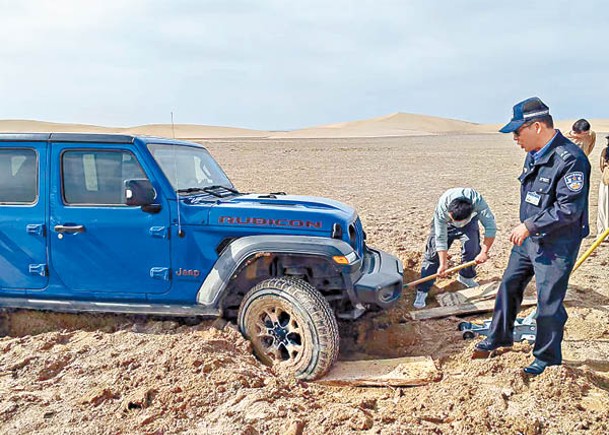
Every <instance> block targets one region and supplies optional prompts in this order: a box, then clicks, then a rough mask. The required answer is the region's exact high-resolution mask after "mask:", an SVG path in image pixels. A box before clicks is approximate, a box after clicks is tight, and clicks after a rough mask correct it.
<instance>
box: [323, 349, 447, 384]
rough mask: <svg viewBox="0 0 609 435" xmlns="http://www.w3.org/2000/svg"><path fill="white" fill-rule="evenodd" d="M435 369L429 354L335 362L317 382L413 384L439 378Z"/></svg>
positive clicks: (438, 372) (440, 376) (425, 382)
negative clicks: (328, 371)
mask: <svg viewBox="0 0 609 435" xmlns="http://www.w3.org/2000/svg"><path fill="white" fill-rule="evenodd" d="M441 378H442V373H441V372H440V371H438V369H437V368H436V365H435V364H434V362H433V360H432V359H431V357H429V356H417V357H404V358H390V359H375V360H361V361H338V362H337V363H336V364H335V365H334V367H333V368H332V369H331V370H330V373H328V374H327V375H326V376H324V377H323V378H321V379H319V380H318V381H316V382H317V383H319V384H324V385H335V386H362V387H412V386H417V385H425V384H429V383H430V382H435V381H439V380H440V379H441Z"/></svg>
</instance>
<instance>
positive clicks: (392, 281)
mask: <svg viewBox="0 0 609 435" xmlns="http://www.w3.org/2000/svg"><path fill="white" fill-rule="evenodd" d="M365 249H366V250H365V254H364V258H363V262H362V268H361V271H362V275H361V276H360V277H359V278H358V279H357V280H356V281H355V282H354V284H353V289H354V291H355V298H356V299H357V301H358V302H359V303H360V304H363V305H366V304H368V305H376V306H378V307H380V308H383V309H387V308H390V307H391V306H392V305H394V304H395V303H396V302H397V300H398V299H399V298H400V296H401V295H402V288H403V286H404V278H403V277H404V266H403V265H402V262H401V261H400V260H398V259H397V258H396V257H394V256H393V255H390V254H388V253H386V252H383V251H379V250H376V249H371V248H368V247H366V248H365Z"/></svg>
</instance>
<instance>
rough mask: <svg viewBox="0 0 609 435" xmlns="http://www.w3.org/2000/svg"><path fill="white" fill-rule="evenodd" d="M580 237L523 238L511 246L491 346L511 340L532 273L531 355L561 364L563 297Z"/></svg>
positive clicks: (510, 341)
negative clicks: (533, 335) (534, 311)
mask: <svg viewBox="0 0 609 435" xmlns="http://www.w3.org/2000/svg"><path fill="white" fill-rule="evenodd" d="M580 244H581V240H576V241H562V240H561V241H553V242H551V243H545V244H544V242H543V241H541V242H538V241H535V240H532V239H531V238H530V237H528V238H527V239H525V241H524V243H523V244H522V246H514V247H513V248H512V253H511V255H510V260H509V262H508V266H507V269H506V270H505V273H504V274H503V278H502V280H501V286H500V287H499V293H498V294H497V299H496V301H495V310H494V312H493V320H492V322H491V328H490V331H489V335H488V340H489V341H490V342H491V343H492V344H494V345H498V346H500V345H510V344H512V342H513V333H514V320H516V315H517V314H518V311H519V310H520V304H521V302H522V297H523V294H524V289H525V287H526V286H527V284H528V283H529V282H530V281H531V278H532V277H533V276H535V281H536V286H537V337H536V339H535V347H534V349H533V355H535V357H537V358H539V359H540V360H542V361H544V362H546V363H548V364H561V362H562V351H561V342H562V338H563V329H564V326H565V323H566V322H567V318H568V316H567V311H566V310H565V307H564V306H563V300H564V298H565V294H566V292H567V284H568V283H569V274H570V273H571V270H572V269H573V265H574V264H575V261H576V258H577V253H578V252H579V246H580Z"/></svg>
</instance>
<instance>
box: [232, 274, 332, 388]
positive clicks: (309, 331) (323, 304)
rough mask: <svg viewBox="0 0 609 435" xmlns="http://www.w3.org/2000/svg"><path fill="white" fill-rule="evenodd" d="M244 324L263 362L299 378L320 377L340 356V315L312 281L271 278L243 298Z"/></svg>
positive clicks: (240, 318) (241, 320)
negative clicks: (337, 321)
mask: <svg viewBox="0 0 609 435" xmlns="http://www.w3.org/2000/svg"><path fill="white" fill-rule="evenodd" d="M238 323H239V328H240V329H241V332H242V333H243V335H245V337H246V338H248V339H249V340H250V341H251V342H252V344H253V346H254V352H255V353H256V355H257V356H258V358H260V360H261V361H262V362H264V363H265V364H268V365H272V366H274V367H276V368H278V369H279V370H287V371H290V372H292V373H294V375H295V376H296V377H297V378H300V379H316V378H318V377H320V376H323V375H324V374H325V373H327V372H328V370H329V369H330V367H331V366H332V364H333V363H334V362H335V361H336V358H337V357H338V347H339V336H338V325H337V323H336V317H335V316H334V313H333V312H332V309H331V308H330V305H329V304H328V302H327V301H326V300H325V299H324V297H323V296H322V295H321V293H319V291H317V290H316V289H315V288H314V287H313V286H312V285H310V284H309V283H307V282H305V281H303V280H300V279H294V278H272V279H268V280H266V281H263V282H261V283H260V284H258V285H256V286H255V287H254V288H252V289H251V290H250V291H249V292H248V293H247V294H246V295H245V297H244V298H243V301H242V302H241V307H240V308H239V314H238Z"/></svg>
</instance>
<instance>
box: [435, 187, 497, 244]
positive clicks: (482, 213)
mask: <svg viewBox="0 0 609 435" xmlns="http://www.w3.org/2000/svg"><path fill="white" fill-rule="evenodd" d="M457 198H466V199H468V200H470V201H471V203H472V204H473V206H474V213H476V214H477V216H478V219H480V223H481V224H482V226H483V227H484V237H495V234H497V224H496V223H495V216H494V215H493V213H492V212H491V209H490V208H489V206H488V204H487V203H486V201H485V200H484V198H482V195H480V194H479V193H478V192H476V191H475V190H474V189H471V188H469V187H455V188H453V189H448V190H447V191H446V192H444V193H443V194H442V196H440V200H439V201H438V205H437V206H436V211H435V212H434V217H433V225H434V232H435V239H436V250H438V251H447V250H448V224H450V222H451V221H452V220H451V218H450V215H449V214H448V206H449V205H450V203H451V202H452V201H453V200H455V199H457Z"/></svg>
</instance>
